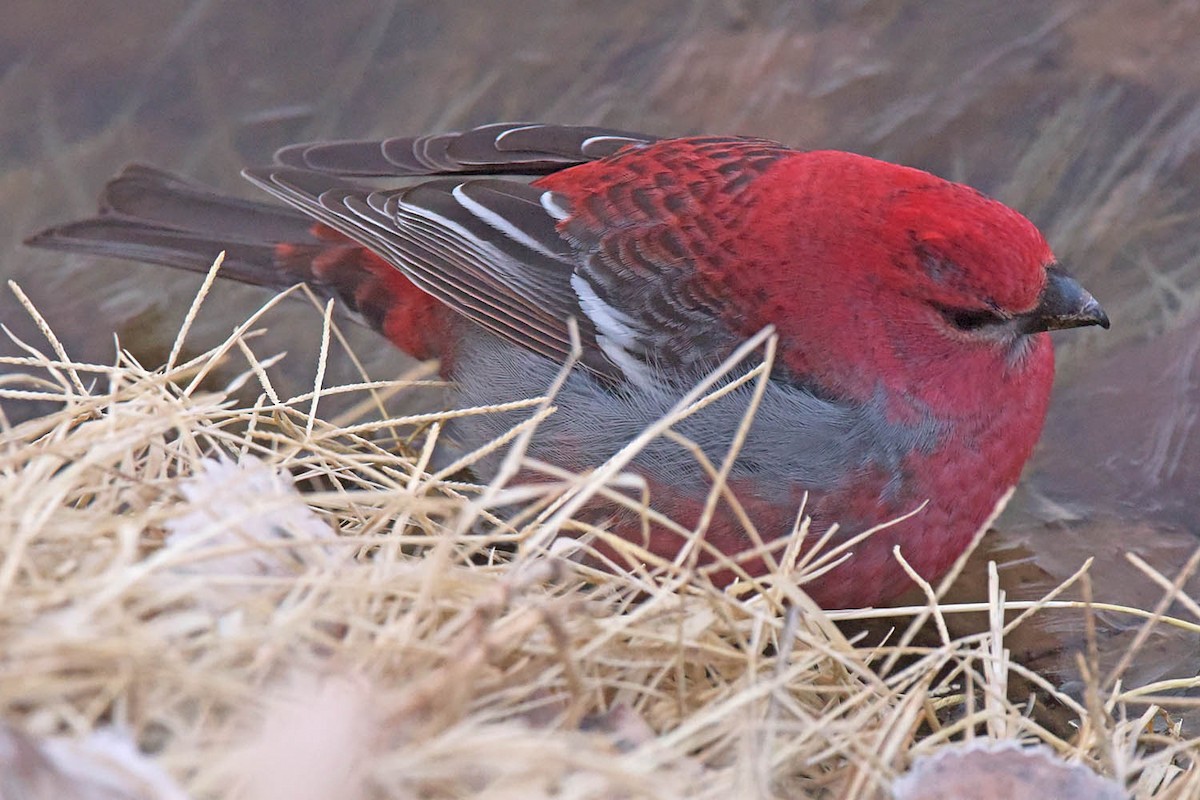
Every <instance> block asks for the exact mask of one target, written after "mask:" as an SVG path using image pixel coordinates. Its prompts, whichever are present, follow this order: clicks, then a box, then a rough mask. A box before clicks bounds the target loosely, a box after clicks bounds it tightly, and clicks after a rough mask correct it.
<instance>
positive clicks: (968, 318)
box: [942, 308, 1008, 331]
mask: <svg viewBox="0 0 1200 800" xmlns="http://www.w3.org/2000/svg"><path fill="white" fill-rule="evenodd" d="M942 316H944V317H945V318H946V321H947V322H949V323H950V324H951V325H953V326H954V327H956V328H958V329H959V330H960V331H977V330H979V329H980V328H986V327H988V326H989V325H1002V324H1004V323H1005V322H1007V321H1008V320H1006V319H1005V318H1004V317H1002V316H1000V315H999V314H995V313H993V312H991V311H985V310H980V309H974V308H943V309H942Z"/></svg>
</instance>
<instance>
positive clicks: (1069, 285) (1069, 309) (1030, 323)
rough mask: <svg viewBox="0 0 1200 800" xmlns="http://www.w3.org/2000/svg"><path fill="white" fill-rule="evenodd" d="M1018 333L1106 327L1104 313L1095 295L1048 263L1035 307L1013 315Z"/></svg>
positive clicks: (1063, 271)
mask: <svg viewBox="0 0 1200 800" xmlns="http://www.w3.org/2000/svg"><path fill="white" fill-rule="evenodd" d="M1017 319H1018V320H1019V321H1020V322H1021V326H1020V327H1021V332H1022V333H1041V332H1042V331H1057V330H1062V329H1063V328H1081V327H1083V326H1084V325H1099V326H1100V327H1101V328H1108V326H1109V322H1108V314H1105V313H1104V309H1103V308H1101V307H1100V304H1099V303H1098V302H1096V298H1094V297H1092V295H1091V294H1090V293H1089V292H1088V290H1087V289H1084V288H1083V286H1081V285H1080V283H1079V281H1077V280H1075V279H1074V278H1072V277H1071V276H1070V274H1068V273H1067V271H1066V270H1065V269H1063V268H1062V267H1060V266H1058V265H1057V264H1052V265H1051V266H1049V267H1047V268H1046V287H1045V288H1044V289H1042V294H1041V296H1040V297H1039V298H1038V304H1037V307H1036V308H1034V309H1033V310H1032V311H1029V312H1027V313H1025V314H1022V315H1020V316H1019V317H1018V318H1017Z"/></svg>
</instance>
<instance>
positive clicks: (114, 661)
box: [0, 284, 1200, 800]
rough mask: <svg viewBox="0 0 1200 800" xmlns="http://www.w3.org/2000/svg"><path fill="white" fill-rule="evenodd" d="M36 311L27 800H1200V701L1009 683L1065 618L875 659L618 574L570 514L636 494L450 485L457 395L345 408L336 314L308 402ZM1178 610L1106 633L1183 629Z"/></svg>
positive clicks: (23, 549) (683, 577) (933, 638)
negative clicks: (243, 392) (423, 402)
mask: <svg viewBox="0 0 1200 800" xmlns="http://www.w3.org/2000/svg"><path fill="white" fill-rule="evenodd" d="M206 287H207V284H206ZM16 291H18V295H19V290H16ZM203 297H204V292H203V291H202V293H201V295H200V297H199V298H198V300H197V304H196V306H194V307H193V311H196V310H197V309H199V307H200V301H201V300H202V299H203ZM277 301H278V298H276V299H275V300H272V301H271V302H270V303H268V305H267V307H266V308H264V312H265V311H268V310H269V308H270V307H271V306H273V305H274V304H275V303H276V302H277ZM28 310H29V312H30V313H31V315H33V317H34V319H35V320H36V321H37V322H38V323H39V327H40V328H41V330H42V334H43V339H42V340H41V341H37V342H30V343H24V344H21V350H22V351H23V352H24V353H25V354H26V355H24V356H21V357H16V358H9V359H6V360H5V364H6V365H7V367H8V371H7V373H6V374H5V376H4V378H3V383H2V385H0V399H2V400H3V405H2V406H0V409H4V410H8V409H12V408H14V407H15V405H16V404H21V403H26V402H31V401H39V402H43V403H49V404H51V406H52V407H53V408H56V409H57V410H54V411H52V412H51V413H49V414H47V415H45V416H41V417H38V418H35V419H32V420H29V421H26V422H22V423H19V424H15V425H9V424H5V425H4V430H3V436H2V438H0V704H2V708H3V720H4V723H3V724H4V726H5V727H4V728H3V729H0V796H3V797H4V798H10V797H12V798H16V797H20V798H41V797H47V798H49V797H64V796H72V797H81V798H118V797H119V798H181V797H190V798H202V797H242V798H281V797H288V798H301V799H304V798H313V800H315V799H316V798H327V797H338V798H409V797H422V798H452V797H468V796H469V797H496V798H500V797H563V798H568V797H569V798H608V797H631V798H635V797H646V798H668V797H689V798H698V797H730V796H733V797H772V796H779V797H844V798H860V797H890V796H895V797H898V798H909V799H910V800H912V799H913V798H932V797H947V796H954V797H967V796H978V797H1009V796H1050V795H1051V793H1052V792H1053V791H1058V792H1061V794H1062V796H1088V797H1109V796H1111V797H1120V796H1123V795H1122V794H1121V791H1120V789H1119V788H1118V787H1128V790H1129V791H1130V792H1132V794H1133V795H1134V796H1136V797H1138V798H1182V797H1194V796H1197V794H1198V793H1200V776H1198V773H1197V769H1196V765H1195V753H1196V740H1194V739H1188V738H1186V736H1185V735H1184V733H1183V732H1182V731H1181V730H1180V728H1179V726H1177V725H1175V724H1174V723H1173V721H1172V716H1171V710H1172V708H1173V706H1171V702H1172V701H1171V700H1170V699H1169V698H1166V697H1163V696H1164V695H1166V694H1168V693H1169V692H1170V691H1171V690H1173V689H1176V688H1179V687H1178V686H1176V685H1151V686H1141V687H1135V686H1125V685H1123V684H1122V682H1121V680H1120V675H1121V671H1120V670H1118V671H1116V672H1115V673H1114V674H1112V675H1103V676H1102V675H1099V674H1097V671H1096V670H1094V669H1090V668H1089V664H1090V663H1091V662H1090V661H1089V659H1090V658H1091V656H1092V654H1090V653H1088V652H1084V653H1081V654H1080V656H1079V658H1080V664H1081V669H1082V671H1083V674H1084V675H1085V676H1086V677H1087V681H1086V683H1087V686H1086V688H1085V689H1084V690H1083V691H1082V692H1074V693H1071V694H1068V693H1065V692H1063V691H1060V690H1059V689H1058V688H1057V687H1056V686H1054V685H1052V684H1051V683H1050V682H1048V681H1047V680H1045V679H1043V678H1041V677H1040V676H1039V675H1037V674H1036V673H1033V672H1030V671H1029V670H1027V669H1025V668H1023V667H1022V666H1021V665H1020V664H1016V663H1013V662H1012V661H1011V660H1010V658H1009V654H1008V651H1007V650H1006V649H1005V636H1006V635H1007V634H1008V633H1009V632H1011V631H1012V630H1013V629H1014V628H1015V627H1016V626H1018V625H1020V624H1022V623H1023V622H1024V621H1026V620H1028V619H1029V618H1030V615H1036V614H1038V613H1040V611H1041V610H1042V608H1043V607H1044V606H1045V605H1053V604H1054V602H1055V601H1054V598H1053V596H1051V597H1049V598H1047V600H1046V601H1045V602H1044V603H1041V604H1037V603H1035V604H1029V603H1025V604H1012V603H1008V602H1006V600H1005V597H1004V593H1003V592H1002V591H1001V590H1000V588H999V586H998V583H997V582H996V581H995V580H993V581H992V582H991V586H990V590H989V592H988V595H987V596H986V597H980V598H979V599H978V604H976V605H973V606H972V605H963V604H958V605H946V604H941V603H939V602H938V601H937V600H936V592H935V590H934V589H933V588H932V587H930V588H928V597H929V602H928V603H927V604H925V605H921V606H916V607H912V608H906V609H899V610H891V611H889V612H888V613H889V614H890V615H891V616H892V617H895V618H898V619H901V620H902V621H903V623H902V624H901V625H899V626H898V627H895V628H894V629H892V630H891V632H890V634H889V635H887V636H886V637H885V638H884V640H883V641H882V643H881V642H880V640H879V638H878V637H875V636H868V635H866V634H856V633H855V632H854V631H855V630H857V629H858V628H856V625H858V626H859V627H861V624H862V623H864V622H865V621H868V620H870V619H872V618H874V617H878V616H880V613H879V612H875V611H871V610H863V611H841V612H828V613H827V612H825V611H822V610H821V609H818V608H816V607H815V606H813V605H812V604H811V602H809V601H808V600H807V598H806V597H805V596H804V594H803V591H802V589H801V588H798V585H797V584H798V582H802V580H803V576H802V575H801V576H799V577H798V578H797V577H795V576H793V578H791V579H789V578H788V577H786V576H775V579H774V580H770V579H768V580H766V581H764V582H763V583H762V585H760V586H758V587H742V589H743V590H744V591H741V592H740V593H739V592H730V593H722V592H719V591H716V590H714V589H713V588H712V587H711V586H707V585H705V583H704V582H703V580H702V579H700V578H698V577H697V576H695V575H692V574H690V573H689V571H688V570H687V569H685V568H682V567H677V566H674V565H670V564H653V563H650V564H647V566H646V568H645V569H644V570H642V571H641V572H640V573H635V574H630V573H623V574H608V573H604V572H598V571H594V570H591V569H588V568H586V567H584V566H581V565H579V564H578V563H576V561H575V560H573V559H572V558H571V555H572V551H573V550H575V549H577V548H578V547H580V546H584V547H586V543H585V544H583V545H578V544H576V543H574V542H572V541H568V540H563V539H556V534H557V533H558V532H559V531H560V530H566V529H569V528H570V527H571V522H570V520H569V515H568V514H565V513H560V512H562V511H563V510H564V509H568V510H569V508H570V506H571V504H572V502H574V499H577V498H579V497H581V496H584V495H586V494H588V493H594V492H602V491H605V488H606V483H605V482H606V480H607V481H608V483H609V484H611V483H613V482H619V481H620V480H621V479H622V476H621V474H620V471H619V465H613V468H612V470H610V471H609V472H605V471H603V470H601V471H598V472H597V473H595V474H593V475H590V476H558V477H557V478H556V479H555V480H553V481H551V482H548V483H545V484H539V485H538V486H536V487H528V486H524V487H523V486H509V485H505V484H504V483H503V482H497V484H496V485H493V486H489V487H476V486H472V485H470V484H466V483H461V482H458V481H457V480H456V479H457V478H458V477H459V476H460V474H461V473H460V470H459V467H460V466H461V465H462V464H464V463H467V462H469V461H470V459H471V458H472V456H471V455H470V454H468V455H466V456H464V457H462V458H460V459H459V460H458V462H456V463H451V464H447V465H446V466H444V467H436V468H435V467H434V466H431V465H433V464H439V463H442V462H444V459H442V460H439V459H437V458H435V457H434V456H435V450H436V449H437V448H438V447H440V445H439V443H438V433H439V431H440V429H441V425H442V424H443V423H444V421H445V420H446V419H447V418H449V417H450V416H451V415H453V414H464V413H488V411H487V410H486V409H482V410H481V409H461V410H456V411H452V412H439V413H434V414H427V415H420V416H412V415H409V416H394V412H393V411H391V410H390V409H392V408H394V407H402V406H403V405H404V398H405V396H406V394H407V393H409V392H411V391H413V390H414V388H415V387H417V386H420V385H424V384H426V383H427V381H425V380H424V378H425V376H426V375H427V371H425V372H422V373H414V374H413V375H410V376H407V377H406V378H404V379H400V380H396V381H388V382H371V381H369V380H368V379H367V378H366V376H365V375H364V376H363V381H362V382H361V383H357V384H353V385H346V386H326V385H324V380H323V378H322V376H323V375H324V374H325V365H326V363H327V361H328V359H329V358H330V357H338V358H344V357H349V356H350V355H351V354H349V353H348V352H344V351H343V350H342V349H341V345H340V344H339V332H338V330H337V327H336V325H335V324H334V322H333V320H331V318H330V316H329V314H328V312H327V311H326V313H325V314H324V316H323V322H324V336H323V340H322V341H323V346H322V348H321V351H320V355H319V359H318V363H317V364H316V365H315V369H314V372H315V376H316V377H315V381H314V390H313V391H312V392H309V393H307V394H302V395H300V396H297V397H291V398H287V397H280V396H278V394H277V392H276V391H275V389H274V388H273V386H272V384H271V381H270V377H269V376H270V374H271V372H272V369H273V365H274V363H275V361H276V357H275V356H274V355H272V354H264V353H256V352H255V347H256V338H257V337H256V333H255V332H256V330H257V329H258V327H259V326H260V325H261V324H262V321H261V320H260V319H259V316H258V315H256V316H255V317H253V318H251V319H250V320H248V321H247V322H246V323H245V324H244V325H242V326H239V327H238V328H237V329H236V330H235V331H234V332H233V333H232V334H231V335H230V336H229V338H228V339H226V340H225V341H223V342H221V343H220V344H219V345H217V346H216V347H213V348H211V349H209V350H207V351H205V352H202V353H200V354H198V355H196V356H192V357H185V356H181V355H180V353H183V352H186V351H185V350H184V348H183V343H184V340H185V338H186V336H187V333H188V328H189V326H190V324H191V320H192V319H193V314H189V315H188V318H187V320H186V321H185V324H184V326H183V329H182V330H181V331H180V334H179V337H178V339H177V341H176V346H175V347H173V348H172V350H171V353H170V355H169V356H168V358H167V363H166V364H165V365H143V364H139V363H137V362H136V361H135V360H133V359H132V357H130V356H128V355H127V354H121V355H120V356H118V357H117V358H116V360H115V361H114V362H113V363H111V364H83V363H76V362H74V361H72V359H71V357H70V354H69V353H67V352H65V351H64V349H63V347H62V346H61V345H60V344H59V343H58V341H57V340H56V339H55V337H54V334H53V333H52V331H51V328H50V326H49V325H47V324H46V323H45V322H44V321H41V320H40V319H39V318H38V317H37V314H36V311H34V310H33V309H32V307H31V306H28ZM318 324H320V321H318ZM331 354H334V355H333V356H331ZM295 357H297V356H295V355H293V356H292V358H295ZM218 367H220V369H219V370H218ZM231 367H236V368H235V369H233V371H232V374H238V375H239V377H238V378H236V379H235V380H234V381H232V382H231V383H228V384H226V385H220V386H218V385H215V383H214V381H213V380H212V375H214V374H220V375H228V374H230V369H231ZM245 386H251V387H257V388H258V391H257V392H252V394H257V400H256V401H255V402H254V403H252V404H248V405H244V404H240V403H239V402H237V401H235V400H233V399H231V398H232V396H233V394H234V392H235V391H236V390H238V389H239V388H242V387H245ZM528 405H529V406H530V407H531V408H534V409H535V410H537V411H539V413H552V408H553V401H552V398H534V399H531V401H530V402H529V403H528ZM537 416H538V414H535V419H536V417H537ZM521 435H522V431H520V430H518V431H516V432H515V434H514V439H515V441H516V445H517V448H518V452H519V446H520V441H521ZM517 463H518V462H517V461H516V460H515V459H514V460H513V461H512V462H511V466H514V467H515V466H516V465H517ZM300 490H303V491H302V492H301V491H300ZM512 504H523V505H524V506H525V507H528V508H529V509H530V510H529V511H528V512H527V513H525V514H518V515H517V516H516V517H512V516H509V517H506V518H505V519H501V518H499V517H498V516H496V514H495V511H496V509H498V508H500V507H510V506H511V505H512ZM593 535H598V536H602V535H603V533H602V532H595V531H593ZM1194 566H1195V564H1194V563H1193V564H1190V565H1189V567H1190V568H1194ZM1187 574H1188V570H1185V571H1184V573H1183V575H1182V577H1181V578H1180V580H1179V581H1178V582H1177V585H1178V584H1181V583H1182V580H1183V579H1184V578H1186V576H1187ZM1073 580H1075V581H1082V582H1083V583H1084V585H1085V588H1086V581H1087V575H1086V571H1085V572H1082V573H1081V574H1080V575H1078V576H1076V578H1075V579H1073ZM1164 581H1165V579H1164ZM1167 583H1168V584H1170V581H1167ZM1168 588H1169V586H1168ZM1165 596H1166V597H1168V599H1169V598H1170V596H1171V595H1170V593H1168V594H1167V595H1165ZM1178 599H1180V600H1182V601H1184V602H1185V603H1191V601H1188V600H1186V598H1178ZM1166 605H1167V604H1166V603H1165V602H1164V603H1163V604H1162V606H1161V607H1160V608H1157V609H1153V608H1152V609H1146V610H1144V611H1140V612H1139V610H1138V609H1122V608H1110V609H1106V610H1105V611H1104V613H1107V614H1115V615H1123V616H1125V617H1127V618H1128V619H1130V620H1133V621H1135V622H1137V621H1139V617H1138V616H1137V615H1138V614H1139V613H1140V614H1142V615H1143V616H1144V617H1146V618H1147V619H1148V621H1147V623H1146V624H1147V626H1149V625H1154V624H1177V625H1185V624H1186V623H1183V622H1181V621H1178V620H1170V619H1165V618H1164V617H1163V614H1162V611H1163V608H1165V607H1166ZM1193 606H1194V603H1192V604H1191V605H1190V606H1189V608H1192V607H1193ZM980 608H984V609H986V610H987V611H988V614H987V623H986V625H983V626H981V627H980V629H979V630H977V631H973V632H971V633H969V634H966V635H960V636H957V637H952V636H951V635H950V634H949V633H948V632H947V627H946V625H945V622H944V620H945V619H946V618H947V617H948V616H950V615H953V614H959V613H962V612H966V611H976V612H977V611H978V610H979V609H980ZM1091 611H1092V610H1085V611H1082V612H1080V615H1079V619H1080V620H1081V621H1082V623H1081V624H1087V622H1088V621H1089V620H1091V619H1092V615H1091ZM1198 616H1200V615H1198ZM1148 629H1149V628H1147V630H1148ZM1194 632H1195V629H1194V628H1193V634H1194ZM1136 645H1137V642H1136V641H1135V643H1134V646H1133V647H1131V649H1130V657H1131V658H1133V657H1136V656H1137V655H1138V653H1137V646H1136ZM1017 687H1021V688H1017ZM1029 687H1032V689H1030V688H1029ZM1178 702H1182V701H1178ZM1017 745H1020V746H1023V749H1022V747H1017ZM1035 746H1036V747H1035ZM902 776H905V777H902ZM1099 776H1106V777H1107V778H1108V779H1111V781H1109V780H1105V779H1102V778H1101V777H1099ZM947 780H949V781H965V782H966V786H968V787H969V790H970V791H976V792H983V794H975V795H971V794H969V793H968V790H967V789H964V788H962V784H944V785H943V788H942V789H940V790H939V789H937V788H936V786H937V785H938V781H947ZM1006 782H1011V783H1006ZM1022 782H1024V783H1022ZM955 786H957V788H955ZM937 791H943V792H944V794H937V793H936V792H937ZM987 792H992V794H987ZM1105 792H1110V793H1111V794H1105Z"/></svg>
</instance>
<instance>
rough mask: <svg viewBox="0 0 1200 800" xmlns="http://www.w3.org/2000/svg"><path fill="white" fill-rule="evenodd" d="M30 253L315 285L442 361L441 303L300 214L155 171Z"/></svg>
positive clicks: (134, 170) (130, 179)
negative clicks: (216, 269)
mask: <svg viewBox="0 0 1200 800" xmlns="http://www.w3.org/2000/svg"><path fill="white" fill-rule="evenodd" d="M25 244H27V245H29V246H31V247H40V248H45V249H50V250H61V251H66V252H70V253H84V254H87V255H96V256H104V257H108V258H123V259H130V260H133V261H143V262H147V263H150V264H162V265H164V266H167V267H174V268H177V269H184V270H189V271H192V272H207V271H208V270H209V269H210V268H211V267H212V263H213V261H214V260H215V259H216V257H217V255H218V254H219V253H220V252H222V251H224V252H225V261H224V263H223V264H222V268H221V275H222V277H226V278H232V279H234V280H237V281H241V282H242V283H249V284H253V285H255V286H265V287H269V288H273V289H284V288H287V287H289V286H292V285H294V284H296V283H299V282H304V283H307V284H308V285H309V286H311V287H312V288H313V290H314V291H315V292H316V293H317V294H318V295H321V296H323V297H336V298H338V299H339V300H340V301H341V302H340V308H341V309H342V310H344V311H348V312H350V314H351V315H352V316H354V317H355V318H357V320H358V321H360V322H362V323H364V324H366V325H369V326H370V327H372V328H375V329H376V330H379V331H380V332H382V333H383V334H384V335H386V336H387V337H388V338H389V339H391V341H392V342H393V343H394V344H396V346H398V347H399V348H400V349H402V350H404V351H406V352H408V353H410V354H412V355H414V356H416V357H418V358H431V357H434V356H436V355H437V354H438V352H439V345H438V342H439V341H440V340H441V339H442V338H444V337H442V336H441V334H440V328H439V325H438V320H439V319H440V316H439V312H440V310H441V308H440V305H439V304H438V303H437V301H436V300H434V299H433V298H432V297H430V296H429V295H427V294H425V293H424V292H422V291H421V290H420V289H418V288H417V287H416V286H414V285H413V284H412V283H411V282H410V281H409V280H408V279H407V278H405V277H404V276H403V274H402V273H401V272H400V271H399V270H398V269H396V268H395V267H394V266H392V265H391V264H389V263H388V262H386V261H385V260H383V259H382V258H380V257H379V256H378V255H376V254H375V253H373V252H371V251H369V250H367V249H366V248H364V247H362V246H361V245H359V244H357V243H356V242H354V241H352V240H351V239H348V238H347V237H345V236H343V235H342V234H340V233H338V232H337V231H335V230H333V229H332V228H329V227H327V226H326V225H323V224H322V223H320V222H318V221H317V220H314V219H313V218H311V217H309V216H307V215H305V214H303V213H301V212H299V211H296V210H294V209H292V208H289V207H286V206H281V205H275V204H272V203H259V202H254V201H250V200H241V199H239V198H235V197H226V196H223V195H221V194H218V193H217V192H214V191H213V190H211V189H208V188H207V187H204V186H201V185H198V184H195V183H191V182H190V181H187V180H184V179H183V178H180V177H177V176H175V175H172V174H171V173H168V172H163V171H161V170H158V169H154V168H153V167H146V166H141V165H133V166H129V167H126V168H125V170H124V171H122V172H121V174H119V175H118V176H116V177H115V178H113V179H112V180H111V181H109V183H108V185H107V186H105V188H104V192H103V193H102V194H101V197H100V210H99V212H98V214H97V215H96V216H95V217H91V218H89V219H84V220H80V221H77V222H69V223H66V224H65V225H59V226H57V227H53V228H50V229H48V230H44V231H42V232H40V233H37V234H35V235H33V236H31V237H30V238H29V239H27V240H26V241H25Z"/></svg>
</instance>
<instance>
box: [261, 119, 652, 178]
mask: <svg viewBox="0 0 1200 800" xmlns="http://www.w3.org/2000/svg"><path fill="white" fill-rule="evenodd" d="M657 139H658V137H656V136H649V135H646V134H642V133H630V132H628V131H619V130H613V129H611V128H596V127H591V126H585V125H545V124H541V123H529V122H501V123H496V124H493V125H483V126H481V127H478V128H472V129H471V130H469V131H464V132H462V133H439V134H433V135H430V136H405V137H397V138H394V139H381V140H351V141H342V142H316V143H312V144H298V145H293V146H291V147H285V148H283V149H282V150H280V151H279V152H277V153H276V154H275V160H276V161H277V162H278V163H279V164H281V165H284V166H288V167H295V168H297V169H306V170H315V171H317V172H323V173H325V174H327V175H340V176H343V177H360V178H367V177H372V178H398V177H409V176H416V175H448V174H454V175H496V174H507V175H543V174H546V173H549V172H554V171H555V170H560V169H562V168H563V167H569V166H571V165H572V164H582V163H583V162H585V161H595V160H596V159H599V158H605V157H606V156H610V155H612V154H613V153H615V152H616V151H618V150H620V149H621V148H622V147H625V146H626V145H630V144H649V143H650V142H654V141H657Z"/></svg>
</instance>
